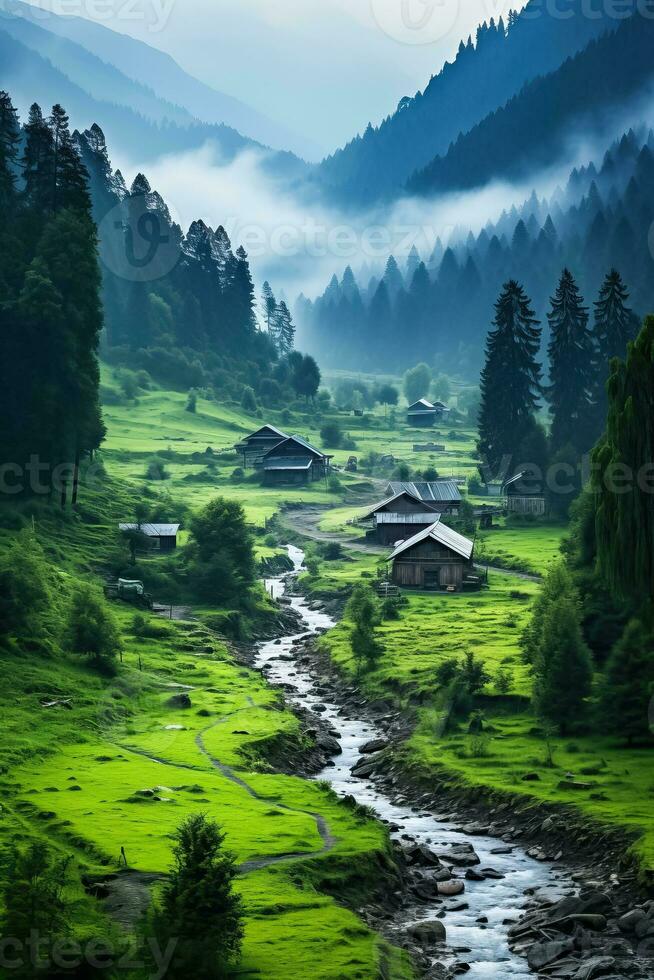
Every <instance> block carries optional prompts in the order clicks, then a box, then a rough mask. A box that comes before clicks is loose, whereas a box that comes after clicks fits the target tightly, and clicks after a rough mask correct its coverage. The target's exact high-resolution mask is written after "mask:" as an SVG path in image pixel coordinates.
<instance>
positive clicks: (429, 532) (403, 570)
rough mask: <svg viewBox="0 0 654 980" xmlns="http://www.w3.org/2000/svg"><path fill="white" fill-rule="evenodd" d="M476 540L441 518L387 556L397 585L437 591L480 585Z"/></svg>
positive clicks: (459, 589) (449, 590)
mask: <svg viewBox="0 0 654 980" xmlns="http://www.w3.org/2000/svg"><path fill="white" fill-rule="evenodd" d="M474 548H475V546H474V542H473V541H470V540H469V538H465V537H464V536H463V535H462V534H459V533H458V531H453V530H452V528H451V527H447V525H446V524H443V523H442V521H441V520H440V517H439V519H438V520H437V521H436V522H435V523H434V524H431V525H430V526H429V527H426V528H423V529H422V530H420V531H419V532H418V533H417V534H415V535H414V536H413V537H411V538H409V539H408V540H407V541H403V542H402V544H400V545H398V547H397V548H396V549H395V551H394V552H393V554H392V555H391V556H390V558H389V559H388V561H389V562H391V564H392V573H391V578H392V581H393V583H394V584H395V585H398V586H400V587H402V588H408V589H424V590H428V591H435V592H461V591H462V590H463V589H464V588H466V587H468V588H478V587H479V586H480V585H481V579H480V578H479V576H477V575H475V567H474V560H473V555H474Z"/></svg>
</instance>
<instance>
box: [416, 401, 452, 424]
mask: <svg viewBox="0 0 654 980" xmlns="http://www.w3.org/2000/svg"><path fill="white" fill-rule="evenodd" d="M449 414H450V410H449V408H448V407H447V405H444V404H443V402H436V404H435V405H432V403H431V402H430V401H427V399H426V398H419V399H418V401H417V402H414V403H413V405H409V407H408V409H407V422H408V424H409V425H410V426H412V427H413V428H415V429H428V428H431V426H433V425H435V423H436V422H442V421H443V420H444V419H446V418H447V417H448V416H449Z"/></svg>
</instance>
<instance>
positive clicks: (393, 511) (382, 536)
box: [361, 490, 438, 545]
mask: <svg viewBox="0 0 654 980" xmlns="http://www.w3.org/2000/svg"><path fill="white" fill-rule="evenodd" d="M437 517H438V512H437V510H436V507H435V505H434V504H429V503H425V502H424V501H422V500H421V499H420V498H419V497H416V496H414V495H413V494H412V493H409V491H408V490H401V491H400V492H399V493H395V494H393V495H392V496H391V497H389V498H388V499H387V500H382V501H381V503H379V504H377V505H376V506H375V507H373V508H372V510H370V511H369V512H368V513H367V514H366V515H365V517H363V518H362V520H361V523H362V524H363V525H364V526H365V525H368V526H369V527H370V529H371V530H372V531H373V532H374V537H375V539H376V540H377V541H378V542H379V543H380V544H392V545H395V544H397V543H398V541H403V540H405V539H406V538H411V537H413V536H414V534H416V532H417V531H419V530H420V529H421V528H423V527H428V526H429V525H430V524H433V523H434V521H435V520H436V519H437Z"/></svg>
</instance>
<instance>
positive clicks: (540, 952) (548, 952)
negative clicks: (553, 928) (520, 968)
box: [527, 939, 575, 972]
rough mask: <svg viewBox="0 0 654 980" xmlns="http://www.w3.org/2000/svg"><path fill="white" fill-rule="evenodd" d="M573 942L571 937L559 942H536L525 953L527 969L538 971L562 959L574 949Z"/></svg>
mask: <svg viewBox="0 0 654 980" xmlns="http://www.w3.org/2000/svg"><path fill="white" fill-rule="evenodd" d="M574 948H575V944H574V943H573V941H572V940H571V939H565V940H563V941H561V942H548V943H536V944H535V945H534V946H532V947H531V949H530V950H529V953H528V955H527V962H528V963H529V969H530V970H534V971H535V972H538V971H539V970H542V969H543V968H544V967H546V966H549V965H550V964H551V963H556V961H557V960H560V959H563V957H564V956H567V955H568V954H569V953H572V952H573V951H574Z"/></svg>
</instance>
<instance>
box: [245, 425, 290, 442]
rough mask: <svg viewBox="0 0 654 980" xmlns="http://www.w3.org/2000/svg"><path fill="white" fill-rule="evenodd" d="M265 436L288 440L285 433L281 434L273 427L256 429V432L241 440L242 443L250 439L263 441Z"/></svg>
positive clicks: (264, 426) (266, 426)
mask: <svg viewBox="0 0 654 980" xmlns="http://www.w3.org/2000/svg"><path fill="white" fill-rule="evenodd" d="M266 436H279V438H280V439H288V436H287V435H286V433H285V432H282V431H281V430H280V429H276V428H275V426H274V425H263V426H262V427H261V428H260V429H257V431H256V432H253V433H252V434H251V435H249V436H246V437H245V439H243V442H248V441H249V440H250V439H263V438H265V437H266Z"/></svg>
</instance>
